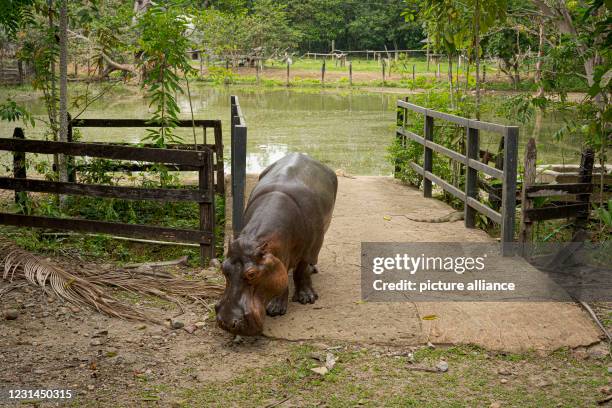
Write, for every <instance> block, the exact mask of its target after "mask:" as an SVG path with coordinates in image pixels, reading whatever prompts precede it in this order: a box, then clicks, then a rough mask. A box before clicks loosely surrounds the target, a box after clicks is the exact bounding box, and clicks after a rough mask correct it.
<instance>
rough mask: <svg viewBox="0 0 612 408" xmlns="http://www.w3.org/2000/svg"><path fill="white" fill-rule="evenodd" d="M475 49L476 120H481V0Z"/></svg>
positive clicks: (475, 32) (476, 17)
mask: <svg viewBox="0 0 612 408" xmlns="http://www.w3.org/2000/svg"><path fill="white" fill-rule="evenodd" d="M474 20H475V24H474V50H475V52H476V120H480V1H479V0H476V13H475V14H474Z"/></svg>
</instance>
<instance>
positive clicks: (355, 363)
mask: <svg viewBox="0 0 612 408" xmlns="http://www.w3.org/2000/svg"><path fill="white" fill-rule="evenodd" d="M315 352H319V353H320V352H321V350H318V349H317V348H316V347H314V346H312V345H308V344H305V345H296V346H293V347H292V348H291V349H290V351H289V352H288V353H287V355H286V356H284V357H285V358H284V359H283V360H281V361H280V362H275V363H271V364H269V365H266V366H263V367H260V368H255V369H249V370H246V371H244V372H242V371H241V370H239V369H237V370H236V371H235V372H236V373H238V374H237V375H236V376H235V377H233V378H231V379H230V380H227V381H215V382H210V383H206V384H204V385H202V386H201V387H197V388H184V389H181V390H178V391H177V394H178V396H179V398H180V400H181V406H185V407H187V406H264V405H268V404H273V403H275V402H278V401H282V400H284V399H286V398H288V399H289V401H290V403H291V404H292V405H297V406H319V405H320V404H326V406H330V407H354V406H364V407H378V406H391V407H393V406H397V407H400V406H401V407H412V406H414V407H440V406H445V407H463V406H489V405H490V404H491V403H493V402H499V403H501V405H502V406H504V407H507V406H516V407H519V406H538V407H557V406H561V407H576V406H586V405H589V404H593V403H594V402H595V400H597V399H598V398H599V397H600V394H599V393H598V391H597V388H598V387H601V386H603V385H606V384H607V383H608V381H609V376H608V374H607V372H606V367H605V364H604V363H603V362H597V361H578V360H575V359H574V358H573V357H572V356H571V354H570V353H569V352H568V351H567V350H565V351H561V352H558V353H553V354H552V355H550V356H545V357H542V356H537V355H536V354H535V353H525V354H495V353H489V352H487V351H485V350H483V349H480V348H478V347H472V346H455V347H450V348H436V349H429V348H422V349H420V350H417V351H416V352H415V353H414V363H412V364H411V363H409V362H408V358H407V357H404V356H393V355H385V354H382V355H381V354H380V353H379V352H376V351H372V350H370V351H368V350H364V349H359V348H358V347H348V349H347V350H345V351H340V352H336V353H335V355H336V357H337V359H338V362H337V365H336V366H335V367H334V369H333V370H332V371H331V372H330V373H329V374H327V375H325V376H324V377H322V376H320V375H318V374H315V373H314V372H312V371H311V370H310V369H311V368H313V367H316V366H319V365H321V363H320V362H318V361H316V360H314V359H313V358H311V355H312V353H315ZM323 354H324V353H323ZM193 358H194V359H197V356H193ZM441 359H444V360H446V361H447V362H448V364H449V366H450V369H449V371H448V372H447V373H427V372H419V371H413V370H410V367H411V366H414V365H418V366H425V367H432V366H434V365H435V364H436V363H437V362H438V361H440V360H441ZM500 367H505V368H506V369H507V370H509V371H510V372H512V373H513V374H512V375H509V376H500V374H499V373H498V370H499V368H500ZM501 378H506V380H507V382H506V383H505V384H504V383H502V382H501V381H500V379H501Z"/></svg>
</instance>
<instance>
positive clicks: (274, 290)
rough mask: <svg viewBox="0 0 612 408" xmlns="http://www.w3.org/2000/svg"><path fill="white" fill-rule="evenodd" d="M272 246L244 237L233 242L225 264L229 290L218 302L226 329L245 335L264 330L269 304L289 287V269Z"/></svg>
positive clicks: (259, 332)
mask: <svg viewBox="0 0 612 408" xmlns="http://www.w3.org/2000/svg"><path fill="white" fill-rule="evenodd" d="M271 246H272V245H271V244H270V243H269V242H266V243H264V244H257V243H255V242H253V241H249V240H247V239H244V238H238V239H237V240H235V241H233V242H230V244H229V249H228V252H227V257H226V260H225V261H224V262H223V265H222V267H221V269H222V271H223V275H224V276H225V292H224V293H223V296H222V297H221V300H220V301H219V303H217V305H216V306H215V310H216V312H217V324H218V325H219V327H221V328H222V329H224V330H227V331H229V332H230V333H233V334H240V335H245V336H255V335H257V334H261V332H262V331H263V320H264V317H265V315H266V305H267V304H268V302H270V300H271V299H272V298H275V297H277V296H280V295H282V294H283V293H285V292H286V291H287V287H288V286H287V285H288V277H287V269H286V268H285V266H284V265H283V263H282V262H281V261H280V260H279V259H278V258H277V257H275V256H274V255H273V254H272V252H271Z"/></svg>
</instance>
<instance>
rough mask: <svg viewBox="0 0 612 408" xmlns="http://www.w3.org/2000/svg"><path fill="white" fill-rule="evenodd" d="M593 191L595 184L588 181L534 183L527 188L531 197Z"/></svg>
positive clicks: (528, 195)
mask: <svg viewBox="0 0 612 408" xmlns="http://www.w3.org/2000/svg"><path fill="white" fill-rule="evenodd" d="M592 192H593V184H588V183H562V184H534V185H530V186H528V187H527V188H526V194H527V197H529V198H535V197H554V196H562V195H573V194H591V193H592Z"/></svg>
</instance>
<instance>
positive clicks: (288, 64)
mask: <svg viewBox="0 0 612 408" xmlns="http://www.w3.org/2000/svg"><path fill="white" fill-rule="evenodd" d="M290 65H291V64H290V63H289V60H287V86H289V66H290Z"/></svg>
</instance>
